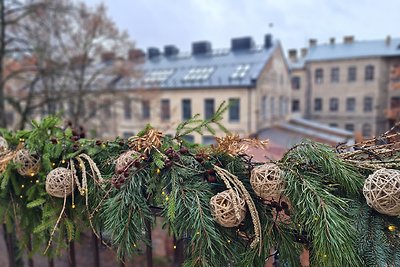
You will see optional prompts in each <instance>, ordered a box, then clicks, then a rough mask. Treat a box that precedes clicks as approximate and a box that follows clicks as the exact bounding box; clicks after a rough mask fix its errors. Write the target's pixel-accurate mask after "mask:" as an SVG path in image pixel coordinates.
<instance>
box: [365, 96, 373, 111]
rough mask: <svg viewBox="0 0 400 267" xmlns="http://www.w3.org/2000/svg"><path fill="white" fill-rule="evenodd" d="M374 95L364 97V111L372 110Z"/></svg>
mask: <svg viewBox="0 0 400 267" xmlns="http://www.w3.org/2000/svg"><path fill="white" fill-rule="evenodd" d="M372 102H373V101H372V97H368V96H367V97H364V111H366V112H370V111H372Z"/></svg>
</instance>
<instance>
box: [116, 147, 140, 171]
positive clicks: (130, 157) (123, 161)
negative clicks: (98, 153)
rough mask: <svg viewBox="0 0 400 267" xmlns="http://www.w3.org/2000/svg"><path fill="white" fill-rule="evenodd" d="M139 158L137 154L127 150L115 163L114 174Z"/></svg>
mask: <svg viewBox="0 0 400 267" xmlns="http://www.w3.org/2000/svg"><path fill="white" fill-rule="evenodd" d="M139 156H140V153H139V152H136V151H133V150H129V151H127V152H125V153H123V154H121V155H120V156H119V157H118V158H117V160H116V161H115V172H116V173H118V172H122V171H124V170H125V168H126V167H127V166H128V165H129V164H130V163H131V162H132V161H134V160H135V159H137V158H138V157H139Z"/></svg>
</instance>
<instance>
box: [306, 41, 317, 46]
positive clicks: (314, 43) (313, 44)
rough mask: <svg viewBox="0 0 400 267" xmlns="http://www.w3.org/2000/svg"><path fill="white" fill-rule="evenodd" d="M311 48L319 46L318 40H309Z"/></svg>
mask: <svg viewBox="0 0 400 267" xmlns="http://www.w3.org/2000/svg"><path fill="white" fill-rule="evenodd" d="M308 43H309V45H310V47H314V46H316V45H317V39H310V40H308Z"/></svg>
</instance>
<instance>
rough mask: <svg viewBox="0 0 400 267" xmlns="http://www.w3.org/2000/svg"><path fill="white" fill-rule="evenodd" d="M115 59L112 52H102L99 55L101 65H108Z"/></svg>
mask: <svg viewBox="0 0 400 267" xmlns="http://www.w3.org/2000/svg"><path fill="white" fill-rule="evenodd" d="M114 59H115V53H114V52H103V53H102V54H101V61H102V62H103V63H107V62H108V63H110V62H112V61H113V60H114Z"/></svg>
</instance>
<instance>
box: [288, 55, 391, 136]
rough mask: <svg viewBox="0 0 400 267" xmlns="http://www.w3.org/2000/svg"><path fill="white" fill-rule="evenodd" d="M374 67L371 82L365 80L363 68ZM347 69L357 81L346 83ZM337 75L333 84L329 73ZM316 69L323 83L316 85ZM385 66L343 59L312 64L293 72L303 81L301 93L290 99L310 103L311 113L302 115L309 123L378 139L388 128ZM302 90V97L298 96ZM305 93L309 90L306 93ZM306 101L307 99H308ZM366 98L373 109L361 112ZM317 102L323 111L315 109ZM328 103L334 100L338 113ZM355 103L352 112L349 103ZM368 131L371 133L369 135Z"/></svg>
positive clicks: (373, 61) (378, 61)
mask: <svg viewBox="0 0 400 267" xmlns="http://www.w3.org/2000/svg"><path fill="white" fill-rule="evenodd" d="M369 65H370V66H373V68H374V71H373V80H368V81H367V80H366V79H365V68H366V67H367V66H369ZM349 67H355V68H356V79H355V80H354V81H349V77H348V69H349ZM334 68H337V69H338V71H339V74H338V76H337V77H338V80H337V81H332V77H331V75H332V74H331V72H332V69H334ZM317 69H322V70H323V78H322V81H320V82H317V81H316V71H317ZM387 73H388V67H387V62H386V61H385V60H384V59H382V58H359V59H342V60H335V61H312V62H308V63H306V65H305V68H304V69H298V70H295V71H294V72H293V74H292V77H293V76H294V75H298V76H300V77H301V78H302V80H304V81H305V83H304V85H303V84H302V86H301V88H300V90H298V91H296V90H293V91H292V97H293V99H296V98H299V99H302V101H301V102H303V103H307V101H308V102H309V103H310V113H309V114H308V115H309V116H307V114H306V113H307V112H305V113H303V110H302V111H301V113H302V114H303V115H306V116H307V117H308V118H309V119H312V120H316V121H320V122H321V123H325V124H328V125H331V126H334V127H340V128H343V129H348V130H352V128H353V129H354V131H355V132H360V133H362V134H363V135H364V136H365V137H370V136H372V135H378V134H380V133H382V132H384V131H385V130H386V128H387V123H386V119H385V110H386V108H387ZM303 89H304V94H303V93H302V92H301V91H302V90H303ZM307 90H309V91H308V92H307ZM307 98H308V99H307ZM365 98H371V99H372V108H371V109H370V110H369V109H368V108H367V109H365V108H364V106H365V105H364V101H365ZM316 99H321V100H322V109H321V110H317V109H316V102H315V101H316ZM331 99H337V101H338V108H337V110H332V109H331V107H330V106H331V104H330V102H331V101H334V100H331ZM350 99H354V101H355V102H354V110H351V109H349V107H348V106H351V105H352V104H351V103H349V102H351V101H352V100H350ZM368 128H370V131H368Z"/></svg>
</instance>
